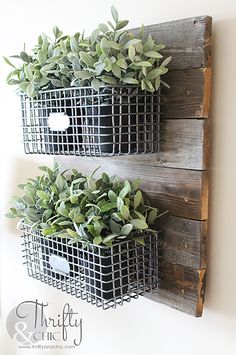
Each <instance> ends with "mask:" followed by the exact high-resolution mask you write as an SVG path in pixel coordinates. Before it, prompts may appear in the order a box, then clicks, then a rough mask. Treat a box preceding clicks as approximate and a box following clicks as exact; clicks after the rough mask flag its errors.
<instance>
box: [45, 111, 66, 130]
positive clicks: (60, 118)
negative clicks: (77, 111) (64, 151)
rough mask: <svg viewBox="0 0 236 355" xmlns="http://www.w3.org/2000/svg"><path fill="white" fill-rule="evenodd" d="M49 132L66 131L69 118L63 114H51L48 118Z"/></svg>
mask: <svg viewBox="0 0 236 355" xmlns="http://www.w3.org/2000/svg"><path fill="white" fill-rule="evenodd" d="M48 125H49V128H50V129H51V131H66V129H67V128H68V127H69V126H70V118H69V116H68V115H67V114H65V113H64V112H51V113H50V114H49V117H48Z"/></svg>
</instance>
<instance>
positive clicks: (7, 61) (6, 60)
mask: <svg viewBox="0 0 236 355" xmlns="http://www.w3.org/2000/svg"><path fill="white" fill-rule="evenodd" d="M3 59H4V61H5V63H7V64H8V65H10V66H11V67H13V68H16V67H15V65H14V64H12V63H11V62H10V60H9V59H8V58H7V57H3Z"/></svg>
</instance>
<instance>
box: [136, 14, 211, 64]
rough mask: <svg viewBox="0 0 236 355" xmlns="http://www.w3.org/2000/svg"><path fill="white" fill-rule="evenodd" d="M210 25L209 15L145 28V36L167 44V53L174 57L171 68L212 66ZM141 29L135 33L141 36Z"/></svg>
mask: <svg viewBox="0 0 236 355" xmlns="http://www.w3.org/2000/svg"><path fill="white" fill-rule="evenodd" d="M211 24H212V19H211V17H209V16H198V17H192V18H188V19H184V20H177V21H172V22H165V23H159V24H157V25H150V26H145V30H144V37H147V35H148V34H151V35H152V37H153V39H154V40H155V41H157V42H159V43H165V44H166V48H165V50H164V52H165V53H166V55H167V56H169V55H171V56H172V57H173V61H172V62H171V63H170V66H169V67H170V69H192V68H201V67H209V66H210V65H211V42H210V40H211ZM138 31H139V29H138V28H137V29H134V30H132V32H133V33H134V34H136V35H137V34H138Z"/></svg>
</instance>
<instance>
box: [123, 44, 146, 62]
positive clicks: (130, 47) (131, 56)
mask: <svg viewBox="0 0 236 355" xmlns="http://www.w3.org/2000/svg"><path fill="white" fill-rule="evenodd" d="M128 55H129V58H130V60H131V62H133V61H134V57H135V48H134V46H132V45H131V46H129V50H128ZM135 64H136V63H135ZM149 64H150V63H149Z"/></svg>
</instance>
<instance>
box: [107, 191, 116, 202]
mask: <svg viewBox="0 0 236 355" xmlns="http://www.w3.org/2000/svg"><path fill="white" fill-rule="evenodd" d="M108 198H109V200H110V201H111V202H115V203H116V201H117V195H116V193H115V192H114V191H112V190H109V191H108Z"/></svg>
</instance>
